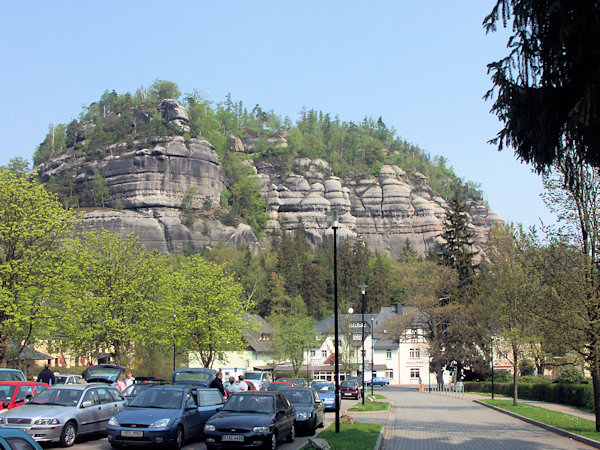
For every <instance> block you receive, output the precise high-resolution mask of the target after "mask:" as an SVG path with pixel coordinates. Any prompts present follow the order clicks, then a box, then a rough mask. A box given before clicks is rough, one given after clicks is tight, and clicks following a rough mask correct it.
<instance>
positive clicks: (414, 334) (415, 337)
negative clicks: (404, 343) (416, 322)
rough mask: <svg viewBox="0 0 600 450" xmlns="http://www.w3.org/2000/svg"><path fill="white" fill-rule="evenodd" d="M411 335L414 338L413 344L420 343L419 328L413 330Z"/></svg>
mask: <svg viewBox="0 0 600 450" xmlns="http://www.w3.org/2000/svg"><path fill="white" fill-rule="evenodd" d="M410 334H411V337H412V339H411V341H412V342H418V341H419V329H418V328H413V329H412V330H411V333H410Z"/></svg>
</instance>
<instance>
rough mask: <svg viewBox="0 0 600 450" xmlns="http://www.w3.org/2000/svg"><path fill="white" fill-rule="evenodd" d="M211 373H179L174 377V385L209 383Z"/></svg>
mask: <svg viewBox="0 0 600 450" xmlns="http://www.w3.org/2000/svg"><path fill="white" fill-rule="evenodd" d="M211 376H212V375H211V373H210V372H178V373H176V374H175V375H174V376H173V382H174V383H184V382H186V381H192V382H195V383H197V382H202V383H208V381H209V380H210V378H211Z"/></svg>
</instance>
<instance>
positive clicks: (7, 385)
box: [0, 381, 49, 412]
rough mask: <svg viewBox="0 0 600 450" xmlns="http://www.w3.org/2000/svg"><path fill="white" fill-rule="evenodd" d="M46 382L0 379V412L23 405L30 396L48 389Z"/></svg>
mask: <svg viewBox="0 0 600 450" xmlns="http://www.w3.org/2000/svg"><path fill="white" fill-rule="evenodd" d="M48 387H49V386H48V385H47V384H46V383H38V382H36V381H0V401H1V402H2V404H1V405H0V406H1V408H0V412H1V411H5V410H7V409H13V408H16V407H18V406H23V405H24V404H25V402H27V401H28V400H29V399H31V398H32V397H34V396H36V395H37V394H39V393H40V392H42V391H45V390H46V389H48Z"/></svg>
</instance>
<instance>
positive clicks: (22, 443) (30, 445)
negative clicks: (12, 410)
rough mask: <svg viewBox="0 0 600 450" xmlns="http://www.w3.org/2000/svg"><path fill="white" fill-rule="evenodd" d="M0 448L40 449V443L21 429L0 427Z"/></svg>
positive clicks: (17, 449)
mask: <svg viewBox="0 0 600 450" xmlns="http://www.w3.org/2000/svg"><path fill="white" fill-rule="evenodd" d="M0 448H2V449H3V450H42V447H41V445H40V444H38V443H37V442H36V441H35V439H33V438H32V437H31V436H29V435H28V434H27V433H25V432H24V431H23V430H9V429H7V428H0Z"/></svg>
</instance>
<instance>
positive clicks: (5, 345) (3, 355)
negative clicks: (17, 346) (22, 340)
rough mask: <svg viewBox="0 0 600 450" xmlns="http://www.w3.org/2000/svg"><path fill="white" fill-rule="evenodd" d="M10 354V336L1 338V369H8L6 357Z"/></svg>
mask: <svg viewBox="0 0 600 450" xmlns="http://www.w3.org/2000/svg"><path fill="white" fill-rule="evenodd" d="M7 353H8V336H6V335H2V336H0V367H6V356H7Z"/></svg>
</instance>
